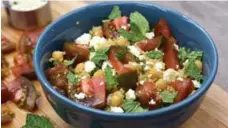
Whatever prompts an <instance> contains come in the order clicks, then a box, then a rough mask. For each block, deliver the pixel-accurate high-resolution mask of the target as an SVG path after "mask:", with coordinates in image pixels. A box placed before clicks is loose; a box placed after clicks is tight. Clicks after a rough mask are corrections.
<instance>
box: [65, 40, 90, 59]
mask: <svg viewBox="0 0 228 128" xmlns="http://www.w3.org/2000/svg"><path fill="white" fill-rule="evenodd" d="M64 51H66V56H67V57H68V58H69V59H72V58H74V57H76V60H75V62H76V63H80V62H83V61H86V60H88V59H89V46H88V45H82V44H75V43H69V42H66V43H64Z"/></svg>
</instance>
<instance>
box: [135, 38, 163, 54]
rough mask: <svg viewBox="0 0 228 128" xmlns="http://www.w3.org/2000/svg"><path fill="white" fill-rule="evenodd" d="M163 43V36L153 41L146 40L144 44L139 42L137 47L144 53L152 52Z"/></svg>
mask: <svg viewBox="0 0 228 128" xmlns="http://www.w3.org/2000/svg"><path fill="white" fill-rule="evenodd" d="M161 43H162V36H158V37H155V38H154V39H151V40H146V41H143V42H139V43H137V44H136V45H137V46H138V47H139V48H140V49H141V50H143V51H150V50H154V49H155V48H158V47H159V46H160V44H161Z"/></svg>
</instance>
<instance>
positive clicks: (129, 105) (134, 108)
mask: <svg viewBox="0 0 228 128" xmlns="http://www.w3.org/2000/svg"><path fill="white" fill-rule="evenodd" d="M122 108H123V109H124V110H125V112H128V113H130V112H132V113H133V112H146V111H148V109H144V108H142V107H141V106H140V103H139V102H137V101H133V100H125V101H124V103H123V104H122Z"/></svg>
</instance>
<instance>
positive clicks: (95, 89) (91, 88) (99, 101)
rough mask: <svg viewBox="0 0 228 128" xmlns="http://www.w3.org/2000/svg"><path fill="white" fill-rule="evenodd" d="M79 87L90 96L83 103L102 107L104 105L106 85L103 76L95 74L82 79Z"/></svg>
mask: <svg viewBox="0 0 228 128" xmlns="http://www.w3.org/2000/svg"><path fill="white" fill-rule="evenodd" d="M81 89H82V91H83V92H84V93H86V94H87V95H90V96H91V97H89V98H88V99H87V100H85V101H84V102H85V103H84V104H86V105H87V106H91V107H95V108H103V107H104V106H105V101H106V100H105V99H106V98H105V97H106V85H105V79H104V77H102V76H97V77H93V78H91V79H84V80H82V81H81ZM82 102H83V101H82Z"/></svg>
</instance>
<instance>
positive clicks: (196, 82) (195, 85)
mask: <svg viewBox="0 0 228 128" xmlns="http://www.w3.org/2000/svg"><path fill="white" fill-rule="evenodd" d="M192 82H193V84H194V87H195V88H200V87H201V84H200V82H198V81H197V80H192Z"/></svg>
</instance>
